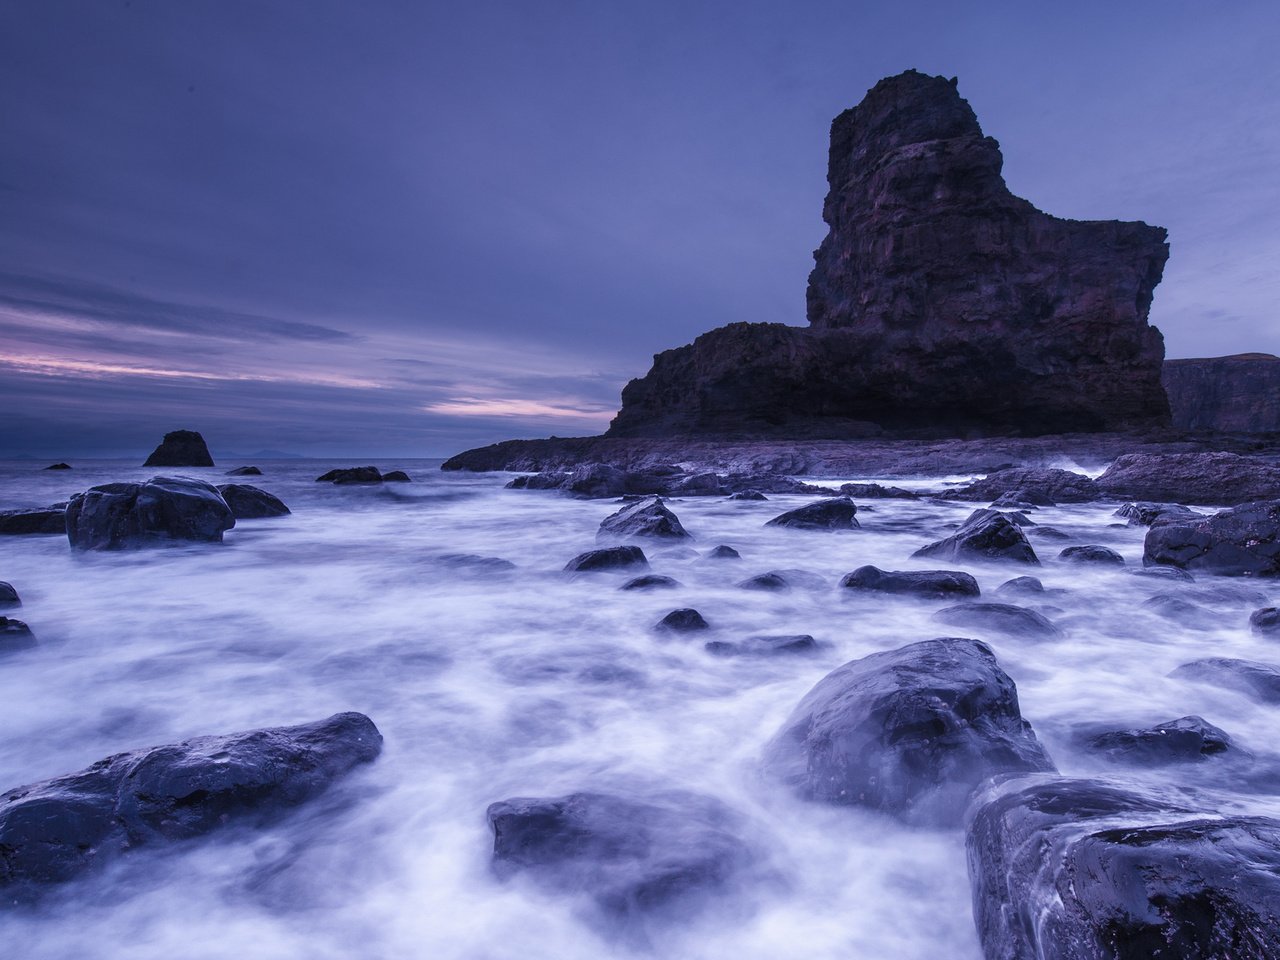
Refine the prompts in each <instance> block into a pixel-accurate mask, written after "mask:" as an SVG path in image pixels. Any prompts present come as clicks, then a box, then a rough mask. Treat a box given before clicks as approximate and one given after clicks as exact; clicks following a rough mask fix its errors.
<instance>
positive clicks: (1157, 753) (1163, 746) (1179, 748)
mask: <svg viewBox="0 0 1280 960" xmlns="http://www.w3.org/2000/svg"><path fill="white" fill-rule="evenodd" d="M1086 743H1087V744H1088V745H1089V747H1090V748H1091V749H1093V750H1096V751H1097V752H1099V753H1102V754H1105V755H1106V756H1107V758H1108V759H1110V760H1114V761H1117V762H1123V763H1139V764H1148V765H1158V764H1166V763H1186V762H1188V761H1195V760H1203V759H1205V758H1206V757H1211V756H1215V755H1217V754H1220V753H1224V752H1226V750H1227V749H1228V748H1229V747H1230V746H1231V738H1230V737H1229V736H1227V734H1226V732H1225V731H1223V730H1219V729H1218V728H1217V727H1215V726H1214V725H1213V724H1211V723H1208V722H1206V721H1205V720H1204V719H1203V718H1202V717H1180V718H1179V719H1177V720H1169V721H1168V722H1166V723H1158V724H1156V725H1155V726H1154V727H1148V728H1146V729H1139V730H1108V731H1106V732H1105V733H1096V734H1093V735H1090V736H1088V737H1087V738H1086Z"/></svg>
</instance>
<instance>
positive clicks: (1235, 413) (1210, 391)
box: [1164, 353, 1280, 433]
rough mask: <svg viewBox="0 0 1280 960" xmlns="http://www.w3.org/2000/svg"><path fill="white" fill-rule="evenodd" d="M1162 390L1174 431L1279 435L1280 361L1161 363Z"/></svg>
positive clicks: (1261, 357) (1255, 356)
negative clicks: (1166, 396) (1166, 400)
mask: <svg viewBox="0 0 1280 960" xmlns="http://www.w3.org/2000/svg"><path fill="white" fill-rule="evenodd" d="M1164 389H1165V392H1166V393H1168V395H1169V409H1170V412H1171V413H1172V415H1173V425H1174V427H1176V428H1177V429H1179V430H1194V431H1197V432H1199V431H1216V432H1222V433H1280V357H1274V356H1272V355H1271V354H1269V353H1238V354H1235V355H1234V356H1230V357H1209V358H1206V359H1196V360H1166V361H1165V363H1164Z"/></svg>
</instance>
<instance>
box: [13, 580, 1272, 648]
mask: <svg viewBox="0 0 1280 960" xmlns="http://www.w3.org/2000/svg"><path fill="white" fill-rule="evenodd" d="M5 586H7V584H0V606H3V587H5ZM1249 629H1250V630H1252V631H1253V632H1254V633H1256V634H1259V635H1261V636H1264V637H1280V610H1278V609H1276V608H1275V607H1263V608H1262V609H1261V610H1255V611H1253V613H1251V614H1249Z"/></svg>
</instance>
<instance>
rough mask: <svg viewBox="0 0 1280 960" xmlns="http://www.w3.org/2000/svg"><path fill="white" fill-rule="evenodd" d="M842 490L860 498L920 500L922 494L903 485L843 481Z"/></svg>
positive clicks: (845, 493)
mask: <svg viewBox="0 0 1280 960" xmlns="http://www.w3.org/2000/svg"><path fill="white" fill-rule="evenodd" d="M840 492H841V493H842V494H844V495H845V496H846V497H857V498H858V499H859V500H919V499H920V494H918V493H914V492H912V491H911V490H904V489H902V488H901V487H885V486H881V485H880V484H878V483H842V484H840Z"/></svg>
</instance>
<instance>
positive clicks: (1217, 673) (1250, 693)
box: [1169, 657, 1280, 704]
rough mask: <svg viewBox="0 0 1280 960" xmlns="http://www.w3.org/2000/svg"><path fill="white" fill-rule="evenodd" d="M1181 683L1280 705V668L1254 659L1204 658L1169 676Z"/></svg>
mask: <svg viewBox="0 0 1280 960" xmlns="http://www.w3.org/2000/svg"><path fill="white" fill-rule="evenodd" d="M1169 676H1171V677H1178V678H1180V679H1183V680H1199V681H1200V682H1202V683H1209V684H1213V685H1214V686H1215V687H1225V688H1227V689H1228V690H1235V691H1236V692H1238V693H1243V694H1244V695H1245V696H1246V697H1250V698H1252V699H1254V700H1258V701H1260V702H1262V703H1276V704H1280V668H1277V667H1275V666H1273V665H1272V664H1269V663H1258V662H1257V661H1256V660H1237V659H1234V658H1232V657H1206V658H1205V659H1203V660H1192V661H1191V662H1190V663H1184V664H1183V665H1182V666H1180V667H1178V668H1177V669H1175V670H1174V671H1173V672H1172V673H1170V674H1169Z"/></svg>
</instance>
